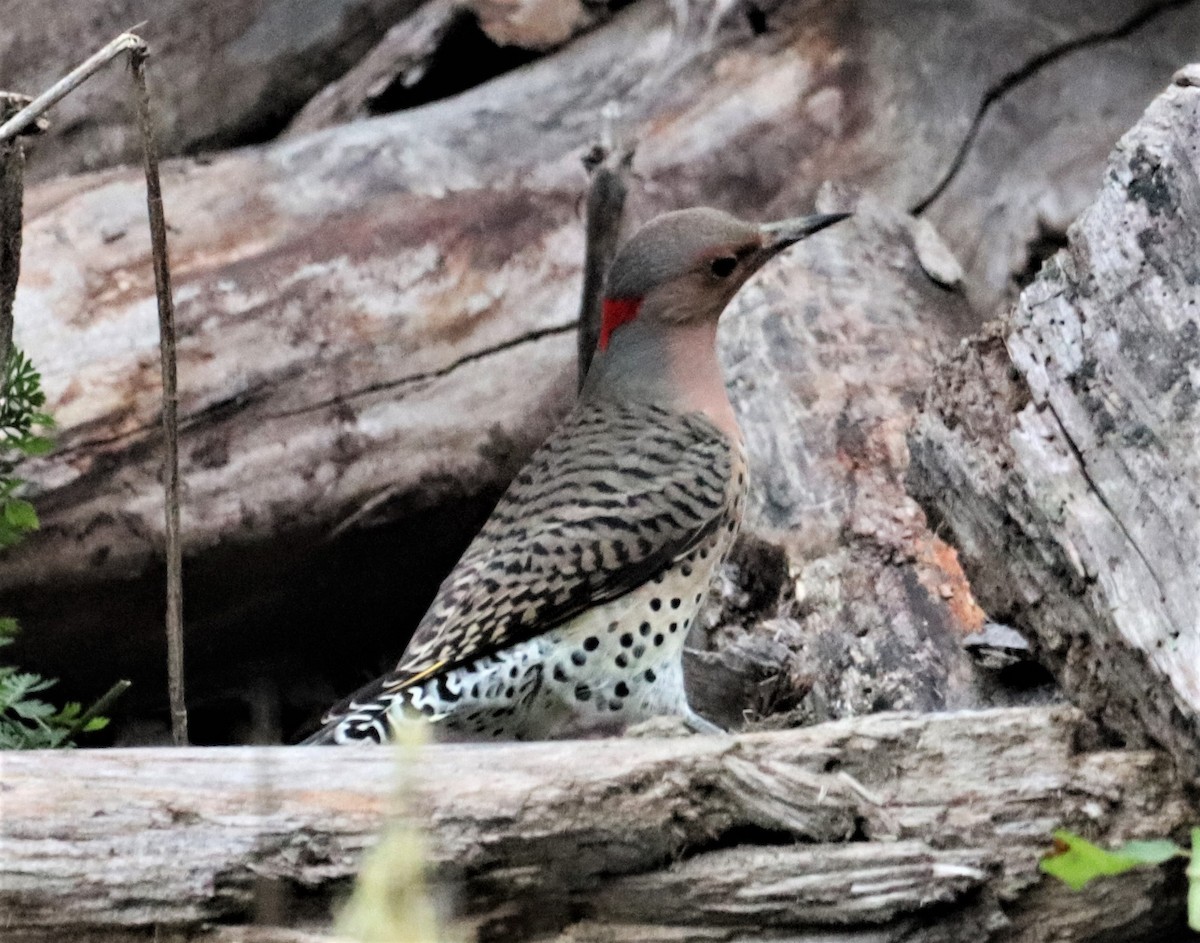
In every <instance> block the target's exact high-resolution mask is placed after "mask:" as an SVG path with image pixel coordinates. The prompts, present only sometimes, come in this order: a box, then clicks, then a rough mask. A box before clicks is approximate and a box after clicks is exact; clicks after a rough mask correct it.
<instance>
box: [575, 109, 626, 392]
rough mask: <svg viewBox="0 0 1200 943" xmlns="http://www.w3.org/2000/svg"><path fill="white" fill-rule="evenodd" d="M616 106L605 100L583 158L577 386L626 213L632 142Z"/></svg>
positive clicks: (587, 363)
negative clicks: (621, 129)
mask: <svg viewBox="0 0 1200 943" xmlns="http://www.w3.org/2000/svg"><path fill="white" fill-rule="evenodd" d="M616 118H617V109H616V104H615V103H614V102H609V104H608V105H606V106H605V108H604V111H603V113H602V121H603V123H602V125H601V129H600V140H599V141H598V142H597V143H596V145H595V146H594V147H593V148H592V149H591V150H590V151H589V152H588V154H587V156H586V157H585V158H584V166H585V167H587V169H588V171H589V173H590V174H591V178H592V179H591V185H590V186H589V187H588V197H587V247H586V249H585V250H584V252H585V254H584V262H583V298H582V301H581V303H580V307H579V386H580V387H581V388H582V386H583V380H584V377H586V376H587V371H588V367H589V366H590V365H591V362H592V354H593V352H594V351H595V350H596V342H597V341H598V340H599V338H600V320H601V315H602V305H603V300H604V279H605V276H607V275H608V267H609V266H610V265H611V264H612V260H613V256H614V255H616V252H617V242H618V240H619V239H620V236H621V223H622V221H623V220H624V218H625V197H626V195H627V193H628V190H629V188H628V185H627V183H626V175H627V174H628V172H629V166H630V164H631V163H632V162H633V154H634V145H633V144H625V143H622V142H620V141H619V140H618V137H617V132H616V128H615V125H616Z"/></svg>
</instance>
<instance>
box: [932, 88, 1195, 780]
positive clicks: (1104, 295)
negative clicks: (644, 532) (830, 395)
mask: <svg viewBox="0 0 1200 943" xmlns="http://www.w3.org/2000/svg"><path fill="white" fill-rule="evenodd" d="M1197 258H1200V68H1198V67H1195V66H1192V67H1190V68H1188V69H1185V70H1183V71H1181V72H1180V73H1179V75H1178V76H1177V78H1176V81H1175V84H1174V85H1173V86H1172V87H1171V88H1169V89H1167V91H1166V92H1164V93H1163V94H1162V95H1161V96H1160V97H1159V98H1158V99H1157V100H1156V101H1155V102H1154V104H1153V105H1151V107H1150V108H1149V109H1148V110H1147V112H1146V114H1145V116H1144V117H1143V119H1142V120H1141V121H1140V122H1139V123H1138V124H1137V125H1136V126H1135V127H1134V128H1133V130H1131V131H1130V132H1129V133H1128V134H1127V135H1126V136H1125V137H1123V138H1122V139H1121V141H1120V143H1119V144H1118V146H1117V148H1116V150H1115V151H1114V152H1113V154H1112V156H1111V158H1110V160H1109V165H1108V173H1107V175H1106V177H1105V181H1104V185H1103V187H1102V188H1101V190H1100V193H1099V196H1098V197H1097V198H1096V200H1095V202H1094V203H1093V204H1092V206H1091V207H1090V208H1089V209H1088V210H1087V211H1086V212H1085V213H1084V214H1083V216H1082V217H1081V218H1080V219H1079V221H1078V222H1077V223H1076V224H1075V225H1074V226H1072V228H1071V230H1070V232H1069V241H1068V245H1067V248H1066V249H1065V250H1063V251H1061V252H1059V253H1058V255H1056V256H1055V257H1054V258H1053V259H1051V260H1050V261H1049V262H1048V263H1047V264H1046V266H1045V267H1044V268H1043V270H1042V272H1041V274H1040V275H1039V277H1038V278H1037V280H1036V281H1035V282H1034V283H1033V284H1032V285H1031V286H1030V287H1029V288H1028V289H1027V290H1026V291H1025V292H1024V294H1023V295H1022V297H1021V301H1020V304H1019V305H1018V306H1017V309H1016V311H1015V313H1014V314H1013V316H1012V317H1011V318H1010V319H1009V320H1008V321H1007V322H1005V323H1004V324H1003V325H1000V326H998V327H997V328H996V329H994V330H993V331H991V332H990V333H989V334H987V335H985V336H984V337H982V338H980V339H978V340H976V341H975V342H974V343H972V344H969V345H965V346H964V347H963V348H962V349H961V350H960V351H959V352H958V353H957V354H955V355H954V356H953V357H951V358H950V359H949V360H948V361H947V362H946V363H944V364H943V366H942V369H941V370H940V371H939V373H938V380H937V382H936V383H935V384H934V386H933V388H932V390H931V395H930V397H929V401H928V403H927V404H926V408H925V411H924V413H923V415H922V417H921V419H920V421H919V424H918V427H917V430H916V432H915V434H914V436H913V437H912V440H911V447H912V454H913V465H912V469H911V471H912V474H911V476H910V478H911V484H912V487H913V490H914V493H915V494H918V495H919V496H920V497H921V498H922V499H923V501H924V502H925V504H926V506H927V508H929V510H930V512H931V515H932V516H934V517H936V519H937V520H938V521H940V522H941V524H942V525H943V526H944V527H945V529H946V531H947V532H948V533H949V534H950V535H952V539H953V541H954V543H955V544H956V545H957V546H958V547H959V550H960V554H961V558H962V560H963V563H964V566H965V568H966V570H967V572H968V574H969V575H970V576H971V579H972V585H973V587H974V589H975V591H976V593H977V595H978V597H979V598H980V600H981V601H982V603H983V605H984V606H985V608H987V609H988V610H989V611H990V612H992V613H996V614H999V615H1001V616H1002V617H1003V618H1004V619H1005V620H1006V621H1010V622H1011V623H1012V624H1013V625H1015V626H1017V627H1019V628H1021V629H1022V630H1024V631H1025V632H1026V633H1027V634H1028V635H1029V636H1030V637H1031V638H1032V639H1034V640H1036V643H1037V647H1038V649H1039V654H1040V657H1041V659H1042V660H1043V661H1044V662H1045V663H1046V664H1048V665H1049V666H1050V667H1051V668H1052V669H1053V670H1054V672H1055V673H1056V675H1057V676H1058V679H1059V681H1060V683H1061V685H1062V687H1063V689H1064V690H1065V691H1066V693H1067V694H1068V695H1069V696H1070V697H1071V699H1072V700H1073V701H1074V702H1075V703H1076V704H1078V705H1079V706H1080V707H1081V708H1082V709H1084V710H1085V711H1087V712H1088V713H1089V714H1090V715H1092V716H1095V717H1096V718H1098V719H1099V720H1101V721H1102V722H1103V723H1104V724H1106V725H1107V726H1109V727H1110V728H1111V729H1112V730H1114V731H1116V732H1117V733H1118V734H1119V735H1120V736H1121V737H1123V738H1124V740H1125V742H1127V743H1129V744H1131V745H1144V744H1158V745H1161V746H1162V747H1165V748H1166V749H1167V750H1169V751H1170V752H1171V754H1172V755H1173V756H1174V757H1175V758H1176V760H1177V761H1178V762H1179V763H1180V765H1181V768H1182V769H1183V770H1185V771H1186V772H1187V773H1188V774H1189V775H1192V776H1196V775H1200V615H1198V610H1197V607H1196V599H1197V598H1198V597H1200V567H1197V563H1196V561H1197V558H1196V548H1197V547H1198V546H1200V393H1198V392H1197V390H1200V290H1198V288H1197V286H1198V284H1200V269H1198V268H1197V262H1196V259H1197Z"/></svg>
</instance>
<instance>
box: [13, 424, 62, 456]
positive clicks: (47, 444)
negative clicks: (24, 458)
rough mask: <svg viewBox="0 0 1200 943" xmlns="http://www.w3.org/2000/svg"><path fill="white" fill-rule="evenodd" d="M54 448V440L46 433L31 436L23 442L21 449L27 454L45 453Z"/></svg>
mask: <svg viewBox="0 0 1200 943" xmlns="http://www.w3.org/2000/svg"><path fill="white" fill-rule="evenodd" d="M46 418H48V417H46ZM52 448H54V442H53V440H51V439H47V438H46V437H45V436H44V435H32V436H29V438H27V439H25V440H24V441H23V442H22V443H21V451H22V452H24V453H25V454H26V455H45V454H46V453H47V452H49V451H50V450H51V449H52Z"/></svg>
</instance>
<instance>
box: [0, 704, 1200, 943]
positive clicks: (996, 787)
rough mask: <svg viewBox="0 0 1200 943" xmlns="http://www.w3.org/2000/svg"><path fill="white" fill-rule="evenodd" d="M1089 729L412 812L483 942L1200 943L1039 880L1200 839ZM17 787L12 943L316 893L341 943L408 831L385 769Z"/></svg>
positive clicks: (993, 728)
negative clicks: (1050, 869) (366, 874)
mask: <svg viewBox="0 0 1200 943" xmlns="http://www.w3.org/2000/svg"><path fill="white" fill-rule="evenodd" d="M1081 723H1082V721H1081V718H1080V717H1079V715H1078V714H1076V713H1075V712H1074V711H1073V710H1071V709H1069V708H1050V709H1047V708H1036V709H1010V710H1002V711H990V712H984V713H978V714H972V713H964V714H957V715H924V716H913V715H902V714H901V715H886V714H884V715H876V716H873V717H868V718H859V719H856V720H853V721H842V722H836V723H833V724H827V725H822V726H817V727H811V728H807V729H804V730H794V731H787V732H780V733H772V734H757V735H743V736H740V737H737V738H724V737H717V738H698V737H687V738H682V739H674V740H650V739H632V740H630V739H626V740H609V741H598V742H596V741H593V742H574V743H572V742H561V743H546V744H525V745H511V746H492V745H478V746H436V747H432V748H429V749H427V750H426V751H424V752H423V754H422V755H421V756H420V758H419V760H417V761H416V762H417V763H418V770H417V771H416V772H413V771H411V770H410V776H408V777H407V778H408V779H410V780H411V781H413V782H414V783H415V785H414V787H413V790H414V792H413V795H411V796H410V797H409V798H408V802H409V803H410V809H409V810H410V812H411V813H413V816H414V819H415V821H419V822H421V823H422V825H423V826H424V827H425V829H426V832H427V836H426V837H427V841H428V848H429V851H428V863H429V866H430V868H431V871H432V874H433V876H434V878H435V880H436V881H437V882H441V883H445V884H446V885H447V886H449V887H452V888H453V889H454V892H455V894H456V896H457V900H458V902H459V906H458V911H459V915H460V917H462V918H463V919H464V921H465V922H466V924H467V925H468V926H469V927H470V933H471V938H472V939H479V940H486V939H501V938H503V939H508V940H522V939H533V938H557V939H562V940H568V939H569V940H573V941H581V940H596V941H599V940H642V941H644V940H667V939H669V940H673V941H693V940H694V941H701V940H724V941H730V940H752V939H765V940H783V939H787V940H794V941H801V940H803V941H808V940H812V941H816V940H830V939H837V940H844V941H851V940H853V941H867V940H870V941H877V943H884V941H899V940H909V941H912V940H920V941H923V943H928V941H934V940H939V941H940V940H945V941H951V940H962V939H966V938H968V936H969V937H970V938H971V939H975V940H980V941H986V940H999V939H1004V940H1008V941H1016V940H1019V941H1049V940H1061V939H1067V938H1070V939H1091V938H1095V937H1096V936H1098V935H1100V934H1104V938H1105V939H1111V940H1130V941H1133V940H1152V939H1162V936H1161V934H1162V933H1163V932H1164V931H1165V930H1166V929H1168V928H1171V927H1176V926H1178V925H1179V922H1180V920H1181V919H1182V885H1181V882H1180V881H1179V877H1180V875H1179V874H1178V873H1176V872H1175V871H1173V870H1172V869H1171V868H1170V867H1167V868H1164V869H1150V870H1146V871H1140V872H1136V873H1133V874H1131V875H1129V876H1126V877H1124V878H1122V879H1121V880H1120V881H1108V882H1101V883H1100V884H1098V885H1095V886H1093V887H1091V888H1089V889H1088V890H1087V891H1085V892H1084V893H1081V894H1073V893H1071V892H1069V891H1068V890H1067V889H1066V888H1065V887H1063V886H1061V885H1058V884H1053V883H1050V882H1049V879H1045V878H1043V877H1041V876H1040V875H1039V874H1038V872H1037V859H1038V857H1039V856H1040V854H1041V853H1042V852H1043V851H1044V850H1045V849H1046V847H1047V843H1048V833H1049V831H1050V830H1051V829H1052V828H1054V827H1057V826H1060V825H1066V826H1068V827H1072V828H1075V829H1078V830H1081V831H1083V832H1085V833H1087V834H1088V835H1090V836H1091V837H1093V838H1095V839H1097V840H1099V841H1103V842H1109V841H1117V840H1121V839H1123V838H1126V837H1134V836H1138V837H1145V836H1159V835H1166V834H1172V833H1175V832H1177V831H1178V830H1179V829H1180V828H1181V827H1183V826H1185V825H1186V824H1187V823H1188V822H1189V821H1191V820H1192V819H1193V817H1194V816H1195V814H1196V809H1195V808H1194V807H1192V806H1190V805H1189V803H1188V800H1187V798H1186V796H1185V790H1184V786H1183V783H1182V782H1181V781H1180V780H1179V779H1178V778H1177V777H1176V775H1175V774H1174V773H1173V772H1172V770H1171V764H1170V760H1169V758H1168V757H1167V756H1166V755H1165V754H1161V753H1156V752H1152V751H1117V752H1094V753H1089V752H1079V751H1078V750H1077V749H1076V747H1075V744H1076V742H1077V740H1078V739H1079V738H1080V734H1081V730H1080V725H1081ZM410 762H412V760H411V759H410ZM2 763H3V788H4V792H3V801H4V815H3V817H2V818H0V913H3V916H4V926H5V939H6V940H10V941H13V943H46V941H51V940H58V939H62V938H63V937H64V936H70V938H72V939H89V940H92V939H97V940H98V939H104V940H106V941H110V943H112V941H118V940H133V939H142V936H141V934H143V933H145V932H148V931H150V930H152V929H153V930H155V931H156V932H157V933H159V934H160V938H161V934H166V933H179V934H184V933H186V934H197V933H199V934H201V936H202V937H203V933H204V931H205V929H206V928H207V927H209V926H210V925H211V924H213V923H221V924H230V923H238V922H245V921H246V920H247V919H248V916H249V914H250V913H251V912H252V910H253V907H254V897H255V888H256V886H258V887H261V883H262V882H263V881H273V882H277V883H278V884H280V885H283V886H284V887H286V888H290V889H291V891H292V892H293V893H294V894H295V895H297V896H296V906H294V907H291V908H289V909H288V912H289V913H290V914H291V915H292V919H293V921H294V920H296V919H299V920H301V921H302V922H304V921H305V917H304V916H299V917H298V916H297V915H307V921H308V922H307V923H304V924H303V925H304V926H307V928H308V929H314V928H315V929H320V927H321V926H322V925H323V924H324V922H325V920H326V919H327V916H328V907H329V901H330V899H331V897H332V896H334V894H336V893H339V892H341V891H342V890H344V887H345V882H346V880H347V879H348V878H350V877H351V876H352V875H353V874H354V872H355V869H356V867H357V864H358V861H359V857H360V853H361V851H362V849H363V848H364V847H365V846H367V845H370V844H371V843H372V842H373V841H374V840H375V839H374V836H375V834H376V831H377V830H378V829H379V828H380V826H381V825H382V824H383V823H384V822H385V820H386V819H387V818H388V815H389V811H390V810H392V809H393V796H392V786H391V782H392V772H393V770H394V765H393V764H394V763H395V758H394V757H393V755H392V754H391V752H390V751H385V750H375V749H361V750H331V749H321V748H292V749H280V748H225V749H210V750H198V749H188V750H171V751H164V750H137V751H129V750H114V751H104V752H100V753H96V752H87V751H77V752H69V753H17V754H9V755H6V756H5V757H4V758H3V760H2ZM225 932H228V931H227V930H226V931H225ZM1155 934H1159V935H1158V936H1156V935H1155ZM194 938H195V937H194V936H189V939H194Z"/></svg>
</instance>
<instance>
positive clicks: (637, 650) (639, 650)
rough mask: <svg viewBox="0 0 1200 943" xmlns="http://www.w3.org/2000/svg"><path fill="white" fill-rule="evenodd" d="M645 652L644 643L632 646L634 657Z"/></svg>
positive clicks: (640, 655)
mask: <svg viewBox="0 0 1200 943" xmlns="http://www.w3.org/2000/svg"><path fill="white" fill-rule="evenodd" d="M645 654H646V646H645V645H635V646H633V657H634V658H641V657H642V656H643V655H645Z"/></svg>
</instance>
